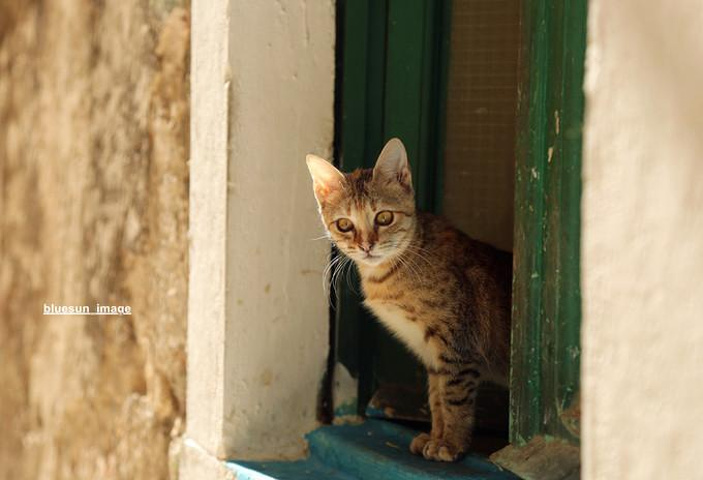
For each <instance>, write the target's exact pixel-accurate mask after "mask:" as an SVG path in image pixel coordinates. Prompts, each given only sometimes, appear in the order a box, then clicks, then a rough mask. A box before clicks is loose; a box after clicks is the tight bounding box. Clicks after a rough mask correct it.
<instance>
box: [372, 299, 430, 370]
mask: <svg viewBox="0 0 703 480" xmlns="http://www.w3.org/2000/svg"><path fill="white" fill-rule="evenodd" d="M366 306H367V307H369V308H370V309H371V311H372V312H373V313H374V314H375V315H376V317H378V319H379V320H380V321H381V323H383V324H384V325H385V326H386V327H387V328H388V329H389V330H390V331H391V332H392V333H393V334H394V335H396V336H397V337H398V338H400V339H401V340H402V341H403V342H404V343H405V344H406V345H407V346H408V347H409V348H410V350H411V351H412V352H413V353H415V355H417V356H418V357H419V358H420V360H422V362H423V363H424V364H425V365H427V366H430V367H436V363H437V355H438V352H437V351H436V348H435V346H434V345H433V344H432V343H428V342H427V341H425V328H424V326H423V325H422V324H421V323H420V322H418V321H417V320H416V321H412V320H410V319H408V315H407V313H406V312H405V311H404V310H403V309H401V308H400V307H398V306H397V305H395V304H393V303H390V302H386V301H379V300H366Z"/></svg>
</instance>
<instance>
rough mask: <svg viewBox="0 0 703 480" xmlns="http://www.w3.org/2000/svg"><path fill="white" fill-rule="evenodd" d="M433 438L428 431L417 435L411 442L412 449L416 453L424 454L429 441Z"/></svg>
mask: <svg viewBox="0 0 703 480" xmlns="http://www.w3.org/2000/svg"><path fill="white" fill-rule="evenodd" d="M431 438H432V437H430V436H429V434H427V433H421V434H420V435H418V436H416V437H415V438H413V441H412V442H411V443H410V451H411V452H412V453H414V454H415V455H423V452H424V450H425V445H427V442H429V441H430V439H431Z"/></svg>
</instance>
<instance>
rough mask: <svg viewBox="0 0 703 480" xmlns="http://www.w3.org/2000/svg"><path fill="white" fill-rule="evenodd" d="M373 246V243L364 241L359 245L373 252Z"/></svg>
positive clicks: (366, 250) (368, 251) (366, 251)
mask: <svg viewBox="0 0 703 480" xmlns="http://www.w3.org/2000/svg"><path fill="white" fill-rule="evenodd" d="M373 246H374V244H373V243H369V242H363V243H361V244H360V245H359V248H361V249H362V250H363V251H364V252H365V253H371V249H372V248H373Z"/></svg>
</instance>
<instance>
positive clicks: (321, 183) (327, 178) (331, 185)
mask: <svg viewBox="0 0 703 480" xmlns="http://www.w3.org/2000/svg"><path fill="white" fill-rule="evenodd" d="M305 163H307V164H308V170H309V171H310V176H311V177H312V183H313V191H314V192H315V198H316V199H317V201H318V203H320V204H323V203H324V202H325V200H326V199H327V197H328V196H329V194H330V193H332V192H334V191H335V190H338V189H340V188H342V182H343V181H344V174H343V173H342V172H340V171H339V170H337V169H336V168H334V165H332V164H331V163H330V162H328V161H327V160H325V159H323V158H320V157H318V156H317V155H312V154H311V155H308V156H307V157H305Z"/></svg>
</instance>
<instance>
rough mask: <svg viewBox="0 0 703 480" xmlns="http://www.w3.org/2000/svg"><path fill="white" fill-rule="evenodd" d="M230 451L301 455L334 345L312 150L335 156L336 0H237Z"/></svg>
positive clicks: (232, 32) (232, 61)
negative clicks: (309, 167)
mask: <svg viewBox="0 0 703 480" xmlns="http://www.w3.org/2000/svg"><path fill="white" fill-rule="evenodd" d="M230 16H231V22H232V24H231V26H230V29H229V48H230V50H229V65H230V68H231V71H232V85H231V96H230V113H231V116H230V132H231V137H230V154H229V194H228V201H227V208H228V215H227V219H228V227H227V228H228V235H229V236H228V241H227V264H226V265H227V323H226V332H225V335H226V339H227V346H226V357H225V365H226V366H227V371H226V375H225V404H224V417H225V425H224V438H225V444H224V447H225V452H226V453H227V454H228V455H230V456H235V457H238V458H280V457H296V456H300V455H302V454H303V452H304V448H305V443H304V441H303V437H302V435H303V434H304V433H305V432H308V431H310V430H312V429H313V428H314V427H315V426H316V420H315V415H316V411H315V408H316V402H317V395H318V392H319V388H320V380H321V378H322V375H323V372H324V368H325V362H326V358H327V353H328V349H329V344H328V327H329V321H328V301H327V298H326V296H325V294H324V291H323V288H322V280H321V278H322V270H323V268H324V265H325V261H326V257H327V254H328V252H329V244H327V243H326V242H321V241H314V240H313V239H315V238H317V237H319V236H320V235H321V233H322V229H321V228H322V227H321V225H320V221H319V218H318V216H317V211H316V206H315V201H314V198H313V195H312V186H311V180H310V177H309V174H308V171H307V167H306V166H305V162H304V159H305V154H306V153H308V152H315V153H318V154H320V155H327V156H331V149H332V141H333V126H334V115H333V113H334V112H333V102H334V60H335V59H334V46H335V13H334V2H333V1H331V0H303V1H299V0H296V1H293V0H278V1H257V2H252V1H247V0H231V2H230Z"/></svg>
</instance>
